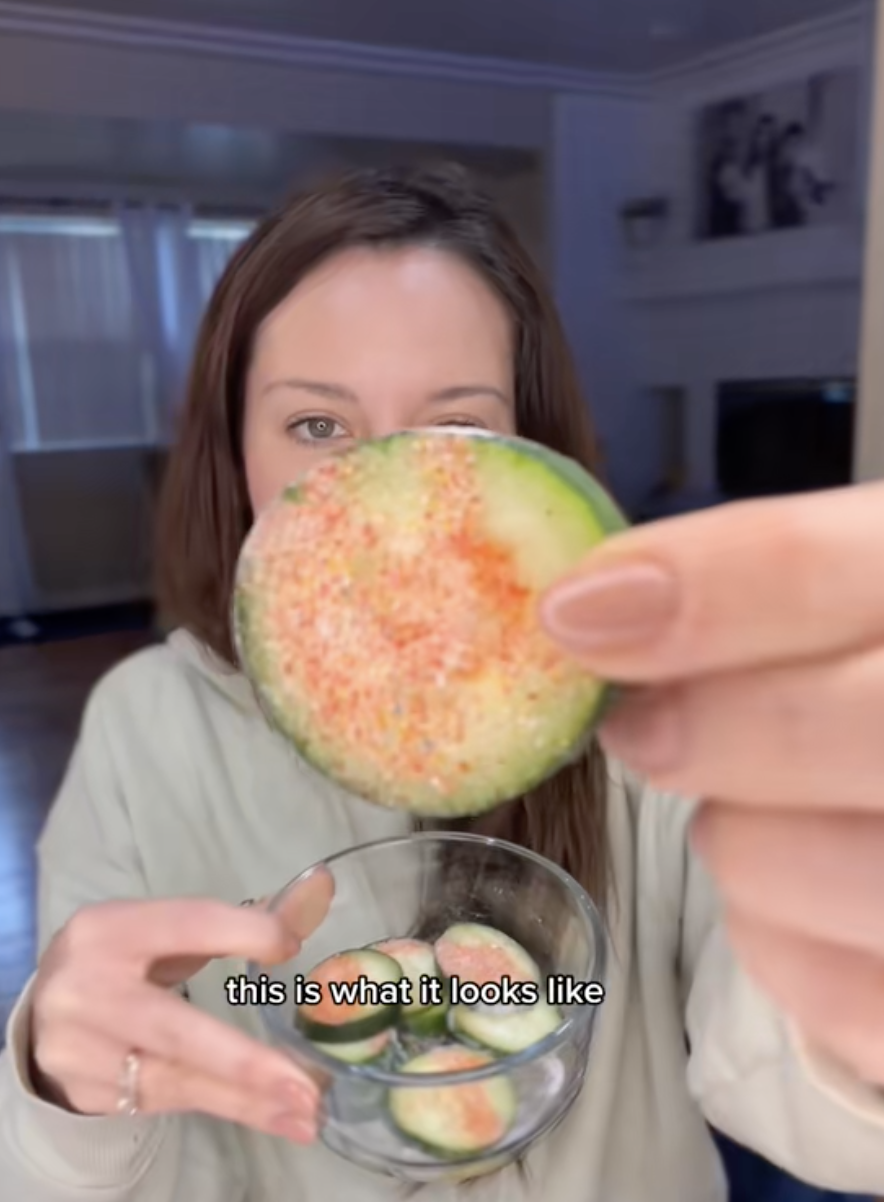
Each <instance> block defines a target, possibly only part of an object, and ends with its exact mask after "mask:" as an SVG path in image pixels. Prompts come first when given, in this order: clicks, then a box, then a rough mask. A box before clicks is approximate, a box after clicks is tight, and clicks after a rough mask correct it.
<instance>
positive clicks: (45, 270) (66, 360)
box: [0, 205, 251, 617]
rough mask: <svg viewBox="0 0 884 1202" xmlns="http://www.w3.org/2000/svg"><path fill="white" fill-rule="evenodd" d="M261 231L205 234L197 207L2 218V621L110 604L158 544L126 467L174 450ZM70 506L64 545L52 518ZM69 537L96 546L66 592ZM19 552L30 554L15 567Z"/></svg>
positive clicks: (219, 227)
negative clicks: (223, 280)
mask: <svg viewBox="0 0 884 1202" xmlns="http://www.w3.org/2000/svg"><path fill="white" fill-rule="evenodd" d="M250 229H251V223H249V222H239V221H237V222H225V221H206V220H200V219H199V218H198V217H196V216H195V215H194V213H193V212H192V211H191V210H190V208H189V207H188V206H186V205H184V206H179V207H163V206H155V207H151V206H143V205H141V206H136V205H133V206H119V207H117V208H115V209H113V210H111V211H109V212H108V213H107V214H106V215H104V216H101V217H94V216H80V217H78V216H72V217H60V216H56V215H46V214H24V213H22V214H12V213H6V214H0V571H2V573H3V575H4V582H3V587H2V588H0V617H2V616H3V614H4V613H7V614H8V613H10V612H12V611H14V610H16V609H21V607H22V604H23V602H22V601H21V598H22V597H27V598H28V604H29V605H30V606H32V607H33V606H36V605H39V604H44V605H46V606H47V607H50V608H51V607H52V604H53V602H52V597H51V596H50V593H52V592H53V589H54V595H56V596H57V597H61V595H62V593H63V592H64V595H65V596H66V597H67V596H70V595H73V594H74V592H76V591H77V589H78V588H79V587H80V585H81V584H82V586H83V590H84V595H85V591H88V592H89V595H90V596H91V597H96V598H99V599H100V598H101V597H102V596H103V595H104V593H105V592H106V593H107V595H108V597H109V598H110V594H111V592H112V591H113V590H112V589H111V588H110V583H109V582H111V580H112V578H113V573H114V571H115V570H117V569H118V568H119V564H120V560H121V549H125V548H126V547H127V546H128V545H129V543H130V542H133V541H138V540H139V539H141V538H142V532H141V529H140V528H136V520H137V521H140V520H141V519H140V518H137V519H136V516H134V515H136V513H137V511H138V507H139V505H141V501H138V500H137V499H136V498H133V497H131V496H130V497H129V499H128V501H127V500H126V498H125V497H124V496H123V493H122V491H121V489H123V488H124V487H128V486H125V483H124V482H125V479H126V472H127V470H129V469H127V468H126V467H125V466H124V463H123V460H122V459H121V458H120V456H121V455H127V454H128V455H129V456H130V459H128V460H126V462H127V463H129V462H131V455H132V454H133V449H134V452H135V453H137V454H141V453H142V452H141V451H139V448H142V449H143V450H144V451H149V450H150V449H151V448H153V447H157V446H161V445H162V444H163V443H164V442H166V441H167V439H168V438H169V436H170V435H171V433H172V428H173V424H174V416H175V410H176V408H177V406H178V404H179V403H180V401H181V399H182V396H183V392H184V387H185V381H186V375H187V371H188V367H189V363H190V357H191V354H192V348H193V339H194V336H195V334H196V330H197V326H198V323H199V320H200V318H201V316H202V313H203V310H204V308H205V305H206V303H207V302H208V300H209V298H210V296H211V293H212V290H213V289H214V287H215V284H216V282H217V279H218V276H219V275H220V273H221V271H223V269H224V266H225V265H226V263H227V261H228V259H229V257H230V255H231V254H232V253H233V251H234V250H235V249H236V246H237V245H238V243H239V242H240V241H241V240H242V239H243V238H244V237H246V236H247V235H248V233H249V232H250ZM127 448H128V450H127ZM84 452H85V454H84ZM96 452H100V453H101V459H100V461H97V460H95V458H94V454H95V453H96ZM71 456H76V462H74V461H73V460H72V458H71ZM137 462H139V463H140V462H142V460H138V461H137ZM96 463H98V464H99V466H98V467H96V469H95V472H94V473H93V469H92V465H93V464H96ZM139 470H140V469H139ZM114 473H116V477H114ZM114 478H116V480H117V481H118V482H117V483H114V482H113V481H114ZM84 480H85V481H87V482H88V485H89V489H90V497H91V500H90V501H89V504H90V505H91V509H89V516H88V517H87V514H86V509H88V508H89V506H88V505H86V497H85V494H84V493H83V491H82V489H83V488H84V484H83V481H84ZM93 483H94V488H93ZM99 494H100V499H98V498H99ZM127 504H128V505H129V510H128V511H127V510H126V505H127ZM59 507H60V510H61V511H63V517H64V521H63V522H61V523H59V530H58V532H57V533H56V532H54V530H53V528H52V523H48V522H47V520H46V514H47V512H52V513H55V512H59ZM72 509H78V510H79V512H80V517H81V526H76V524H75V523H74V517H75V516H76V515H75V514H73V513H72V512H71V510H72ZM115 511H116V512H115ZM126 512H130V513H131V514H132V515H133V516H131V517H130V518H127V517H125V516H124V515H125V513H126ZM126 522H129V525H130V526H131V532H130V533H127V530H128V529H129V527H126V528H125V529H124V526H125V523H126ZM62 526H64V529H65V530H66V531H67V534H66V538H67V542H68V543H72V541H73V542H77V541H78V540H79V541H80V545H81V551H80V557H79V559H76V558H73V559H70V563H69V566H68V568H67V569H66V573H67V574H66V576H65V581H66V582H67V583H66V584H65V586H64V588H62V585H61V584H60V583H57V582H58V581H60V580H61V574H60V572H56V567H57V566H58V564H60V563H61V560H62V558H63V557H64V556H63V555H62V552H61V546H62V539H63V531H62V529H61V527H62ZM81 527H82V528H81ZM102 531H104V533H102ZM53 539H55V540H56V542H55V543H53ZM82 540H85V541H82ZM87 543H88V544H89V546H88V547H87V545H86V544H87ZM56 544H57V546H58V548H59V550H58V552H56V551H55V550H54V549H53V548H54V547H55V546H56ZM102 547H103V548H104V549H103V550H102ZM15 548H19V549H21V548H24V553H23V554H22V553H16V554H15V556H13V552H14V550H15ZM71 554H72V552H70V551H69V552H67V555H68V556H69V557H70V556H71ZM13 558H14V559H15V565H16V566H15V571H16V572H17V574H18V580H17V582H15V583H14V584H13V585H12V586H10V584H9V581H10V578H11V574H12V571H13ZM123 558H125V556H123ZM133 562H134V561H133ZM115 565H116V567H115ZM139 570H140V569H139ZM28 572H30V574H31V578H30V580H28V579H24V580H23V579H22V576H23V575H24V576H27V574H28ZM132 572H133V573H134V572H135V568H133V569H132ZM87 577H88V580H87ZM38 578H40V579H39V580H38ZM50 579H51V580H52V581H55V582H56V583H53V584H52V585H51V587H50V584H48V583H46V582H48V581H50ZM40 580H42V581H43V583H40ZM35 581H36V583H35ZM103 582H105V583H103ZM87 584H88V586H89V587H88V590H87V589H86V586H87ZM105 584H107V588H105ZM75 586H76V587H75ZM120 587H121V586H120V582H119V580H116V583H115V584H114V589H116V590H117V592H119V588H120ZM114 595H116V594H114ZM16 597H17V598H18V601H16ZM10 598H12V599H10ZM35 598H36V600H35ZM58 603H59V604H61V601H59V602H58Z"/></svg>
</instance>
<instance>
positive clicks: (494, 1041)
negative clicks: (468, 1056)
mask: <svg viewBox="0 0 884 1202" xmlns="http://www.w3.org/2000/svg"><path fill="white" fill-rule="evenodd" d="M561 1024H562V1015H561V1013H560V1012H559V1010H558V1009H557V1008H556V1007H555V1006H550V1005H549V1003H548V1002H546V1001H545V1000H544V1001H540V1002H538V1003H537V1005H536V1006H523V1007H521V1008H520V1009H518V1010H513V1011H510V1012H509V1013H507V1014H503V1015H500V1016H498V1015H491V1014H485V1013H483V1012H482V1011H481V1010H476V1009H474V1008H473V1007H471V1006H455V1007H454V1008H453V1009H452V1011H451V1015H450V1026H451V1031H452V1034H454V1035H455V1036H458V1037H462V1038H464V1039H466V1040H467V1041H468V1042H469V1043H472V1044H476V1045H477V1046H479V1047H482V1048H486V1049H487V1050H488V1051H490V1052H495V1053H497V1054H498V1055H504V1056H510V1055H513V1054H515V1053H516V1052H524V1051H525V1049H526V1048H530V1047H532V1046H533V1045H534V1044H535V1043H540V1041H541V1040H542V1039H546V1037H547V1035H552V1033H553V1031H557V1030H558V1028H559V1027H560V1026H561Z"/></svg>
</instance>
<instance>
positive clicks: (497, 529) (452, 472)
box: [233, 429, 627, 818]
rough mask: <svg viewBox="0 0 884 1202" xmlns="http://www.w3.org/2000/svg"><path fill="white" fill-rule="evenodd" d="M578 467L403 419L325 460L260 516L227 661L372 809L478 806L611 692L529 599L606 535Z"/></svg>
mask: <svg viewBox="0 0 884 1202" xmlns="http://www.w3.org/2000/svg"><path fill="white" fill-rule="evenodd" d="M626 524H627V523H626V520H625V519H624V517H623V516H622V515H621V514H620V513H619V512H618V510H617V508H616V506H615V505H614V503H613V502H612V501H611V499H610V498H609V497H608V496H607V494H606V493H605V492H604V491H603V490H602V489H601V488H600V487H599V485H598V484H597V483H596V481H595V480H594V479H593V478H592V477H591V476H589V475H588V474H587V473H586V472H584V471H583V469H582V468H581V467H580V466H579V465H578V464H577V463H575V462H573V461H572V460H570V459H567V458H565V457H563V456H561V455H558V454H556V453H554V452H552V451H549V450H547V449H546V448H545V447H541V446H539V445H536V444H534V443H532V442H528V441H526V440H524V439H519V438H505V437H502V436H497V435H492V434H488V433H486V432H477V431H467V430H464V429H460V430H454V429H448V430H442V429H436V430H424V431H403V432H401V433H397V434H394V435H392V436H390V437H388V438H383V439H377V440H373V441H372V440H369V441H366V442H361V443H357V444H356V445H355V446H354V447H353V448H351V449H348V450H347V451H346V452H344V453H343V454H340V455H334V456H330V457H329V458H327V459H324V460H322V461H321V462H320V463H319V464H317V466H316V467H315V468H313V469H312V470H311V471H310V472H308V473H307V474H306V475H305V476H304V477H303V479H301V480H300V481H299V482H298V483H297V484H295V485H293V486H292V487H290V488H288V489H287V490H286V491H285V492H284V494H283V495H282V497H281V498H280V499H279V501H278V503H277V504H275V505H273V506H270V507H268V508H267V509H265V510H264V511H263V512H262V513H261V515H260V516H259V517H258V519H257V520H256V522H255V523H254V525H253V527H252V529H251V531H250V534H249V536H248V538H247V539H246V541H245V544H244V546H243V548H242V551H241V553H240V557H239V563H238V566H237V573H236V582H235V590H234V592H235V596H234V611H233V621H234V633H235V639H236V644H237V648H238V653H239V659H240V663H241V664H242V666H243V669H244V671H245V672H247V673H248V675H249V676H250V678H251V679H252V680H253V682H254V684H255V687H256V690H257V692H258V695H259V696H260V698H261V700H262V703H263V704H264V706H265V708H266V710H267V712H268V715H269V717H270V719H271V720H272V721H273V723H274V724H275V725H276V726H277V727H278V728H279V730H280V731H281V732H282V733H283V734H284V735H285V736H286V737H288V738H289V739H290V740H291V741H292V742H293V743H294V744H295V746H296V747H297V748H298V750H299V752H300V754H301V755H302V756H303V757H304V758H305V759H306V760H307V761H309V762H310V763H312V764H313V765H314V766H315V767H316V768H317V769H318V770H319V771H321V772H323V773H324V774H326V775H327V776H329V777H330V778H332V779H334V780H336V781H337V782H338V783H339V784H341V785H342V786H343V787H345V788H346V789H348V790H349V791H351V792H353V793H355V794H357V795H359V796H361V797H363V798H364V799H366V800H368V801H372V802H374V803H375V804H377V805H381V806H385V807H388V808H392V809H400V810H405V811H408V812H410V813H413V814H416V815H418V816H421V817H424V818H427V817H436V818H454V817H458V816H464V815H475V814H479V813H482V812H484V811H487V810H490V809H492V808H493V807H495V806H496V805H498V804H501V803H503V802H505V801H508V800H510V799H512V798H514V797H517V796H520V795H522V794H524V793H526V792H528V791H529V790H530V789H532V788H533V787H535V786H536V785H537V784H539V783H540V782H541V781H543V780H545V779H546V778H547V777H549V776H551V775H553V774H554V773H555V772H557V771H558V770H559V769H560V768H561V767H562V766H563V765H564V764H566V763H568V762H570V761H572V760H574V759H576V758H577V757H578V756H579V755H580V754H581V753H582V751H583V749H584V748H585V746H586V743H587V740H588V737H589V734H590V731H591V730H592V729H593V727H594V726H595V725H596V723H597V721H598V719H599V716H600V714H601V713H602V712H603V707H604V706H605V704H606V698H607V697H608V696H609V694H610V686H609V685H608V684H607V683H606V682H603V681H600V680H598V679H596V678H594V677H593V676H592V675H591V674H590V673H588V672H587V671H586V670H585V669H584V668H583V667H581V666H580V665H578V664H577V663H576V662H575V661H574V659H573V657H572V656H569V655H567V654H566V653H565V652H563V651H562V650H561V649H560V648H559V647H558V646H557V645H556V644H555V643H554V642H553V640H552V639H550V638H549V637H548V635H547V634H546V632H545V630H544V629H543V627H542V626H541V624H540V621H539V617H538V606H539V600H540V597H541V595H542V594H543V593H544V592H545V591H546V589H547V588H548V587H549V586H550V585H551V584H552V583H554V582H555V581H556V580H558V579H559V578H561V577H562V576H564V575H566V574H567V573H568V572H570V571H571V570H572V569H574V568H575V567H576V566H577V565H578V564H579V563H580V562H581V561H582V560H583V559H584V557H585V556H586V555H587V554H588V553H589V552H590V551H591V550H592V549H593V548H594V547H596V546H597V545H598V544H599V543H600V542H602V541H603V540H604V539H605V538H607V537H608V536H609V535H611V534H613V533H616V532H618V531H620V530H623V529H625V528H626Z"/></svg>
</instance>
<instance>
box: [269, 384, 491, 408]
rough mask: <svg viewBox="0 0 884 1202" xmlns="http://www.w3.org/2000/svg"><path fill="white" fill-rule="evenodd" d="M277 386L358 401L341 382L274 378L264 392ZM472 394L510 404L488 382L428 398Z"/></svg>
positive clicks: (457, 398)
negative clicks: (330, 382)
mask: <svg viewBox="0 0 884 1202" xmlns="http://www.w3.org/2000/svg"><path fill="white" fill-rule="evenodd" d="M278 388H288V389H292V390H293V391H296V392H309V393H312V394H313V395H314V396H321V397H325V398H326V399H327V400H336V401H348V402H350V403H352V404H358V403H359V397H358V396H357V395H356V393H355V392H352V391H351V390H350V389H349V388H344V387H343V385H341V384H328V383H325V382H323V381H320V380H301V379H287V380H275V381H274V382H273V383H272V384H268V385H267V387H266V388H265V389H264V392H265V394H266V393H268V392H274V391H275V390H276V389H278ZM474 396H489V397H493V398H494V399H495V400H498V401H502V402H503V404H505V405H509V404H510V399H509V397H507V395H506V393H504V392H501V390H500V389H499V388H493V387H491V385H489V384H457V385H455V386H454V387H452V388H443V389H441V390H440V391H439V392H434V393H433V394H432V395H431V396H430V400H431V401H434V402H440V403H441V402H445V401H460V400H465V399H467V398H468V397H474Z"/></svg>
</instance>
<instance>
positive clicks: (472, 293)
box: [254, 247, 511, 377]
mask: <svg viewBox="0 0 884 1202" xmlns="http://www.w3.org/2000/svg"><path fill="white" fill-rule="evenodd" d="M510 353H511V332H510V321H509V317H508V314H507V311H506V308H505V306H504V304H503V302H502V300H501V299H500V298H499V297H498V296H497V294H496V293H495V292H494V290H493V289H492V287H491V286H490V284H488V283H487V282H486V281H485V279H484V278H483V277H482V276H481V275H480V274H479V273H478V272H477V271H476V270H475V269H474V268H472V267H471V266H470V265H469V264H468V263H466V262H465V261H464V260H462V259H460V258H459V257H458V256H456V255H454V254H452V253H450V252H448V251H444V250H439V249H435V248H428V247H407V248H396V249H383V250H376V249H373V248H354V249H351V250H347V251H343V252H341V253H340V254H338V255H335V256H334V257H333V258H331V259H329V260H327V261H326V262H325V263H323V264H321V265H320V266H319V267H318V268H317V269H316V270H315V271H313V272H312V273H311V274H310V275H308V276H307V277H306V278H305V279H304V280H303V281H301V283H300V284H298V286H297V287H296V288H294V289H293V290H292V292H291V293H290V294H289V295H288V296H287V297H286V298H285V300H284V301H282V303H281V304H280V305H279V306H277V308H276V309H275V310H274V311H273V312H272V313H271V314H270V315H269V316H268V318H267V319H266V320H265V321H264V323H263V325H262V327H261V329H260V330H259V332H258V336H257V339H256V342H255V354H254V368H255V370H256V371H257V372H258V373H259V374H260V375H261V376H265V375H267V374H272V373H273V372H275V371H279V370H285V371H291V370H292V369H293V368H295V367H297V368H298V370H299V371H301V372H304V373H309V374H313V375H315V374H317V373H319V374H320V375H322V374H328V373H329V372H330V371H331V374H332V377H336V376H338V375H340V373H341V372H346V371H351V372H356V373H358V372H359V371H360V370H363V369H365V370H367V369H368V368H369V367H370V366H371V367H372V369H376V368H377V365H378V363H379V362H380V361H382V360H386V361H389V360H391V359H395V360H396V361H397V362H399V363H400V364H401V365H411V366H412V368H415V369H416V368H417V367H418V366H422V368H423V370H424V371H425V372H428V373H431V374H437V375H438V373H439V371H440V370H442V369H443V368H444V367H445V365H446V364H447V365H448V369H449V370H451V369H455V370H458V369H460V370H463V369H468V368H471V369H472V370H474V371H475V370H482V369H484V371H486V372H488V371H493V372H496V373H497V374H498V375H499V373H500V371H501V370H502V368H503V367H504V366H505V365H508V363H509V359H510Z"/></svg>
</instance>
